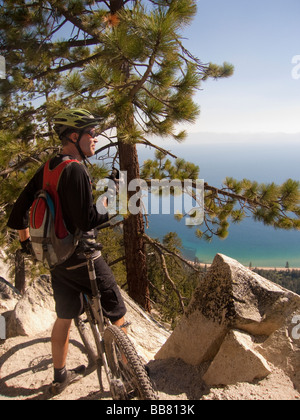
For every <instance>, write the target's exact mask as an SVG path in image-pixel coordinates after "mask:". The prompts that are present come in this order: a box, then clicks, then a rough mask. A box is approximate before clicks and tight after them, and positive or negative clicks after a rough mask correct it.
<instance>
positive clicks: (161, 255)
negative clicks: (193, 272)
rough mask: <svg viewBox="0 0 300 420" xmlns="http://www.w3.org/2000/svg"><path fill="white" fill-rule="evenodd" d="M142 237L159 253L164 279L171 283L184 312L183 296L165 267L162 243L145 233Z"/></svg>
mask: <svg viewBox="0 0 300 420" xmlns="http://www.w3.org/2000/svg"><path fill="white" fill-rule="evenodd" d="M143 238H144V239H146V241H147V242H148V243H149V244H150V245H151V247H152V248H153V249H154V250H155V251H156V253H157V254H158V255H159V258H160V261H161V266H162V270H163V272H164V274H165V279H166V280H167V281H168V283H169V284H170V285H171V287H172V289H173V290H174V292H175V293H176V295H177V297H178V300H179V304H180V307H181V311H182V313H184V311H185V306H184V302H183V300H184V298H183V296H181V293H180V291H179V290H178V288H177V287H176V284H175V283H174V281H173V280H172V279H171V277H170V274H169V271H168V267H167V263H166V259H165V255H164V253H163V251H162V248H163V247H162V245H161V244H159V243H158V242H156V241H154V240H153V239H151V238H150V237H149V236H147V235H145V234H144V235H143Z"/></svg>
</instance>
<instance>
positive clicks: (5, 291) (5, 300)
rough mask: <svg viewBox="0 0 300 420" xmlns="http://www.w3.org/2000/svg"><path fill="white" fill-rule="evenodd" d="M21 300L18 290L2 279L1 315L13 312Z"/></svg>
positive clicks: (0, 293) (0, 294) (0, 287)
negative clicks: (5, 312)
mask: <svg viewBox="0 0 300 420" xmlns="http://www.w3.org/2000/svg"><path fill="white" fill-rule="evenodd" d="M20 298H21V295H20V293H19V292H18V290H17V289H16V288H15V287H14V286H13V285H12V284H10V283H9V282H8V281H6V280H5V279H4V278H3V277H0V313H1V312H4V311H11V310H13V309H14V308H15V306H16V304H17V302H18V300H19V299H20Z"/></svg>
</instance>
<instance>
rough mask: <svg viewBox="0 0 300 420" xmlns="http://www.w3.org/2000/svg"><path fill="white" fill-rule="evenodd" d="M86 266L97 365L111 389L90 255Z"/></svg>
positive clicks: (98, 293)
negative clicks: (90, 293)
mask: <svg viewBox="0 0 300 420" xmlns="http://www.w3.org/2000/svg"><path fill="white" fill-rule="evenodd" d="M87 266H88V272H89V278H90V282H91V289H92V298H89V299H91V300H92V304H91V309H92V311H93V313H92V314H91V315H92V317H93V318H94V320H93V321H94V322H93V324H92V328H93V330H94V336H95V337H97V339H96V340H95V341H96V346H97V351H98V355H101V359H102V360H99V359H97V363H100V362H102V365H103V367H104V370H105V374H106V377H107V380H108V383H109V385H110V387H111V384H112V382H113V379H114V378H113V376H112V374H111V371H110V369H109V367H108V363H107V357H106V354H105V347H104V341H103V334H104V330H105V321H104V317H103V312H102V305H101V294H100V291H99V288H98V285H97V276H96V272H95V265H94V260H93V259H92V257H91V256H90V255H89V256H87ZM99 370H100V372H101V366H99ZM99 381H100V383H101V388H102V389H101V391H102V392H103V391H104V388H103V385H102V380H101V378H99Z"/></svg>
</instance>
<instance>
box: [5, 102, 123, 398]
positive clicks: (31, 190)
mask: <svg viewBox="0 0 300 420" xmlns="http://www.w3.org/2000/svg"><path fill="white" fill-rule="evenodd" d="M54 124H55V126H54V129H55V131H56V133H57V134H58V136H59V138H60V140H61V142H62V150H61V153H59V154H58V155H57V156H55V157H54V158H53V159H51V161H50V170H51V169H54V168H55V167H56V166H57V165H59V164H60V163H61V162H63V161H64V160H67V159H74V160H76V162H72V163H69V164H68V165H67V167H66V168H65V169H64V171H63V172H62V175H61V179H60V181H59V185H58V195H59V199H60V203H61V207H62V214H63V219H64V222H65V224H66V227H67V229H68V231H69V232H70V233H73V234H74V233H75V231H76V230H80V231H81V232H82V236H83V237H84V239H88V240H95V231H94V229H95V228H96V227H97V226H99V225H101V224H103V223H105V222H107V221H108V215H107V214H105V215H100V214H99V213H98V212H97V209H96V206H95V205H94V203H93V196H92V189H91V180H90V177H89V175H88V172H87V169H86V167H85V165H84V164H83V163H85V159H86V158H89V157H91V156H93V155H94V154H95V146H96V143H97V142H98V140H97V138H96V137H95V136H96V133H95V127H96V126H97V125H99V119H97V118H95V117H94V116H93V115H92V114H91V113H90V112H88V111H86V110H84V109H72V110H66V111H63V112H61V113H59V114H58V115H56V116H55V117H54ZM43 168H44V165H43V166H42V167H41V168H40V169H39V170H38V171H37V173H36V174H35V175H34V177H33V178H32V179H31V181H30V182H29V184H28V185H27V186H26V187H25V189H24V190H23V192H22V193H21V195H20V197H19V198H18V200H17V201H16V203H15V205H14V207H13V210H12V213H11V215H10V218H9V221H8V226H9V227H10V228H12V229H16V230H18V231H19V238H20V242H21V246H22V249H23V250H24V252H26V253H27V254H31V251H32V250H31V244H30V234H29V229H28V217H29V216H28V213H29V209H30V207H31V205H32V203H33V201H34V198H35V195H36V193H37V192H38V191H39V190H41V189H42V186H43ZM103 204H104V205H107V204H106V203H103ZM78 249H79V248H77V249H76V250H75V252H74V254H73V255H72V256H71V257H70V258H69V259H68V260H67V261H65V262H64V263H62V264H60V265H58V266H56V267H55V268H54V269H52V270H51V279H52V287H53V292H54V299H55V304H56V313H57V320H56V322H55V324H54V327H53V331H52V335H51V344H52V357H53V366H54V381H53V383H52V387H51V388H52V389H53V390H54V391H55V393H56V394H57V393H59V392H62V391H63V390H64V389H65V388H66V387H67V386H68V385H69V384H70V383H72V382H74V381H75V380H77V379H79V378H80V377H81V376H82V375H83V374H84V371H85V367H84V366H79V367H78V368H76V369H73V370H67V369H66V358H67V352H68V344H69V334H70V327H71V322H72V319H73V318H76V317H77V316H78V315H79V314H80V313H81V312H82V293H87V294H88V293H90V291H91V290H90V280H89V275H88V270H87V263H86V259H85V258H84V256H83V255H80V252H79V250H78ZM93 259H94V263H95V271H96V274H97V282H98V287H99V290H100V293H101V302H102V305H103V313H104V315H105V316H106V317H107V318H109V319H110V320H111V322H112V323H113V324H115V325H117V326H119V327H121V328H123V329H124V330H126V328H125V319H124V315H125V313H126V308H125V304H124V301H123V299H122V296H121V294H120V291H119V289H118V287H117V284H116V281H115V278H114V276H113V274H112V272H111V270H110V268H109V267H108V265H107V264H106V263H105V261H104V259H103V258H102V257H101V253H100V252H99V251H96V252H95V254H94V255H93Z"/></svg>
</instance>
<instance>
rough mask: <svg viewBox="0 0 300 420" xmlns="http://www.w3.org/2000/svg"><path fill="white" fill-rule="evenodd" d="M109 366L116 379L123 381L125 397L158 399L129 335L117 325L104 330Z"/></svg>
mask: <svg viewBox="0 0 300 420" xmlns="http://www.w3.org/2000/svg"><path fill="white" fill-rule="evenodd" d="M103 339H104V346H105V353H106V357H107V363H108V366H109V368H110V370H111V372H112V375H113V377H114V378H115V379H117V380H120V381H121V382H122V383H123V386H124V389H125V390H126V392H125V395H124V396H123V398H124V399H132V398H137V399H139V400H157V399H158V398H157V394H156V392H155V390H154V389H153V385H152V383H151V380H150V378H149V376H148V373H147V372H146V369H145V367H144V365H143V363H142V361H141V359H140V357H139V356H138V354H137V352H136V350H135V348H134V346H133V344H132V343H131V341H130V339H129V338H128V337H127V335H126V334H125V333H124V332H123V331H122V330H121V329H120V328H118V327H116V326H115V325H110V326H109V327H107V328H106V330H105V332H104V337H103Z"/></svg>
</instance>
